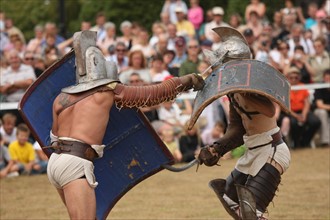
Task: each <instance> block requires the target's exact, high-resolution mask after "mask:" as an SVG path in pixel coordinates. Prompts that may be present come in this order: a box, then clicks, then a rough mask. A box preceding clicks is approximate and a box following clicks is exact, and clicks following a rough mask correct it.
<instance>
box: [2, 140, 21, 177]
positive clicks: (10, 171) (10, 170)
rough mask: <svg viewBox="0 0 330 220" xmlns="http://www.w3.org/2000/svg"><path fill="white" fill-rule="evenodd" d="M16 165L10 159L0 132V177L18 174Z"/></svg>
mask: <svg viewBox="0 0 330 220" xmlns="http://www.w3.org/2000/svg"><path fill="white" fill-rule="evenodd" d="M17 168H18V167H17V166H15V163H14V161H13V160H11V159H10V155H9V153H8V149H7V147H5V146H4V145H3V139H2V136H1V134H0V179H1V178H4V177H13V176H18V175H19V174H18V172H17V171H18V169H17Z"/></svg>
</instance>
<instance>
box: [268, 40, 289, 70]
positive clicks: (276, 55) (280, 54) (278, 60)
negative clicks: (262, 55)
mask: <svg viewBox="0 0 330 220" xmlns="http://www.w3.org/2000/svg"><path fill="white" fill-rule="evenodd" d="M269 55H270V57H271V65H272V66H274V67H275V68H276V69H278V70H279V71H280V72H282V73H283V70H284V69H286V68H288V67H289V66H290V61H291V59H290V57H289V44H288V43H287V42H285V41H280V42H278V44H277V45H276V49H274V50H271V51H270V53H269Z"/></svg>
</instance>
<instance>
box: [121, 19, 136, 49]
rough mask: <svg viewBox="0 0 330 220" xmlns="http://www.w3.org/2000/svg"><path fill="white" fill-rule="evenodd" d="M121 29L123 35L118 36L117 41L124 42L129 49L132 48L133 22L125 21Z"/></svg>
mask: <svg viewBox="0 0 330 220" xmlns="http://www.w3.org/2000/svg"><path fill="white" fill-rule="evenodd" d="M120 31H121V34H122V36H120V37H118V38H117V42H123V43H124V44H125V46H126V48H127V50H130V49H131V47H132V45H133V33H132V23H131V22H129V21H123V22H122V23H121V24H120Z"/></svg>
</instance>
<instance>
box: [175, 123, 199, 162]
mask: <svg viewBox="0 0 330 220" xmlns="http://www.w3.org/2000/svg"><path fill="white" fill-rule="evenodd" d="M187 128H188V124H187V123H186V124H185V129H184V132H183V134H182V135H181V136H180V138H179V146H180V151H181V153H182V162H185V163H188V162H190V161H192V160H194V159H195V155H196V154H197V153H198V151H199V150H200V148H201V147H202V146H203V142H202V140H201V138H200V133H199V129H198V127H197V125H195V126H194V127H193V128H192V129H191V130H188V129H187Z"/></svg>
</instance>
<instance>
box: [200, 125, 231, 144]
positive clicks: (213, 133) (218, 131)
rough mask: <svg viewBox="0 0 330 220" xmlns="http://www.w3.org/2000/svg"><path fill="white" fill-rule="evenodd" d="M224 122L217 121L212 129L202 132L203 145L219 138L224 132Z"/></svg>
mask: <svg viewBox="0 0 330 220" xmlns="http://www.w3.org/2000/svg"><path fill="white" fill-rule="evenodd" d="M225 129H226V127H225V124H224V123H223V122H222V121H217V122H216V123H215V124H214V126H213V128H212V129H209V130H205V131H204V132H203V133H202V135H201V136H202V141H203V143H204V144H205V145H210V144H213V143H214V142H215V141H217V140H219V138H221V137H222V136H223V135H224V133H225Z"/></svg>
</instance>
